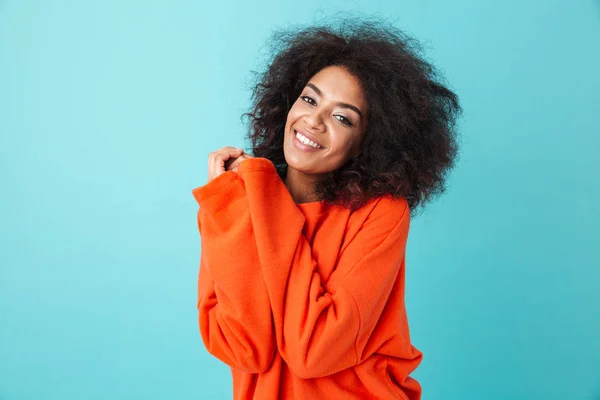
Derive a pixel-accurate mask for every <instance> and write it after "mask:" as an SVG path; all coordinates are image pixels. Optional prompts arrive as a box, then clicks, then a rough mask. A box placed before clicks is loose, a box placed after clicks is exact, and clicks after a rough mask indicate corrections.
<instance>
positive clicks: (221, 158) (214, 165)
mask: <svg viewBox="0 0 600 400" xmlns="http://www.w3.org/2000/svg"><path fill="white" fill-rule="evenodd" d="M243 153H244V150H243V149H239V148H235V147H232V146H226V147H223V148H221V149H219V150H217V151H214V152H212V153H210V154H209V155H208V182H210V181H212V180H213V179H215V178H216V177H217V176H219V175H221V174H222V173H224V172H226V169H225V162H226V161H228V160H229V159H236V158H238V157H239V156H240V155H242V154H243Z"/></svg>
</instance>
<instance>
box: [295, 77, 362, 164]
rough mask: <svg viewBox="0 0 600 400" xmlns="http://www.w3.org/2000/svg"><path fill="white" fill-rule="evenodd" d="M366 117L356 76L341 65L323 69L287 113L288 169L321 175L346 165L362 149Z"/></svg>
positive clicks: (312, 79) (310, 81) (311, 80)
mask: <svg viewBox="0 0 600 400" xmlns="http://www.w3.org/2000/svg"><path fill="white" fill-rule="evenodd" d="M366 117H367V104H366V100H365V96H364V94H363V91H362V88H361V86H360V82H359V81H358V79H357V78H356V77H354V76H353V75H352V74H350V73H349V72H348V71H347V70H346V69H345V68H343V67H338V66H329V67H326V68H324V69H322V70H321V71H319V72H318V73H317V74H315V75H314V76H313V77H312V78H311V79H310V80H309V82H308V83H307V85H306V86H305V87H304V89H303V90H302V93H301V94H300V96H299V97H298V99H297V100H296V102H295V103H294V104H293V106H292V108H291V109H290V111H289V113H288V115H287V121H286V124H285V136H284V140H283V150H284V154H285V160H286V162H287V164H288V172H289V170H290V169H295V170H297V171H298V172H301V173H303V174H306V175H314V176H318V175H322V174H326V173H328V172H331V171H334V170H336V169H338V168H339V167H341V166H342V165H344V163H345V162H346V161H347V160H348V159H349V158H351V157H354V156H355V155H357V154H358V153H359V151H360V145H361V141H362V138H363V135H364V132H365V130H366V123H367V122H366ZM308 140H310V141H311V142H309V141H308ZM315 145H316V147H315Z"/></svg>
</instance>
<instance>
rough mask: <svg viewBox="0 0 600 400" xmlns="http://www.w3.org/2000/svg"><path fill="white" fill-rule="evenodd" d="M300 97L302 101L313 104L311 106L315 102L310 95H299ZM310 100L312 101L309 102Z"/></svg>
mask: <svg viewBox="0 0 600 400" xmlns="http://www.w3.org/2000/svg"><path fill="white" fill-rule="evenodd" d="M300 98H301V99H302V101H304V102H306V103H308V104H311V105H313V106H314V105H315V104H317V102H316V101H314V100H313V98H312V97H308V96H300ZM311 102H312V103H311Z"/></svg>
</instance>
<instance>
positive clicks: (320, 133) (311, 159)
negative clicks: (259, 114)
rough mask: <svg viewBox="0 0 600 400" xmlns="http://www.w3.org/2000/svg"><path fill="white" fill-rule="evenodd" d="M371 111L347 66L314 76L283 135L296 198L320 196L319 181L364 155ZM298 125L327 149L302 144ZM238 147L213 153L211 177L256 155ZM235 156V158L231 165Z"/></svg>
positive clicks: (299, 200)
mask: <svg viewBox="0 0 600 400" xmlns="http://www.w3.org/2000/svg"><path fill="white" fill-rule="evenodd" d="M348 105H349V106H351V107H348ZM366 116H367V103H366V100H365V96H364V94H363V90H362V88H361V85H360V82H359V80H358V79H357V78H356V77H354V76H353V75H352V74H351V73H350V72H348V71H347V70H346V69H345V68H343V67H339V66H329V67H326V68H324V69H322V70H321V71H319V72H318V73H316V74H315V75H314V76H313V77H312V78H311V79H310V80H309V82H308V83H307V85H306V86H305V87H304V88H303V90H302V92H301V94H300V96H298V99H296V101H295V102H294V104H293V105H292V107H291V109H290V111H289V112H288V115H287V119H286V124H285V130H284V135H285V136H284V139H283V150H284V154H285V160H286V163H287V164H288V170H287V176H286V178H285V181H284V183H285V185H286V187H287V188H288V190H289V191H290V193H291V195H292V198H293V199H294V201H295V202H296V203H307V202H313V201H319V199H318V198H317V196H316V195H315V194H314V192H313V190H314V185H315V183H316V182H318V181H319V180H320V179H323V177H325V176H326V175H327V174H328V173H329V172H331V171H334V170H336V169H338V168H340V167H341V166H342V165H344V164H345V163H346V161H347V160H348V159H350V158H351V157H354V156H356V155H358V154H359V152H360V145H361V143H362V139H363V137H364V133H365V131H366V128H367V119H366ZM295 129H298V130H301V131H304V132H307V133H308V134H311V135H312V136H314V137H315V139H316V140H317V142H318V143H319V144H321V145H322V146H323V147H324V148H323V149H320V150H319V151H316V152H305V151H302V150H300V149H298V148H297V147H296V146H295V144H294V139H295V132H294V130H295ZM234 150H235V148H234V147H225V148H223V149H220V150H218V151H216V152H214V153H211V155H210V156H209V177H210V176H211V175H212V176H213V177H216V176H217V175H219V174H221V173H223V172H225V171H226V170H228V171H237V168H238V166H239V164H240V163H241V162H242V161H243V160H245V159H248V158H252V156H250V155H248V154H245V153H243V152H241V153H235V152H233V151H234ZM211 156H212V161H210V160H211ZM230 158H233V159H234V160H233V161H232V162H231V164H228V165H227V169H226V167H225V163H226V162H228V160H229V159H230ZM211 167H212V168H213V170H212V171H211ZM209 180H210V178H209Z"/></svg>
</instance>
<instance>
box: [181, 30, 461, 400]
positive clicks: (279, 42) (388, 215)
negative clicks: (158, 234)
mask: <svg viewBox="0 0 600 400" xmlns="http://www.w3.org/2000/svg"><path fill="white" fill-rule="evenodd" d="M276 37H277V39H276V41H275V44H276V46H278V47H276V49H277V50H278V52H277V54H276V56H275V57H274V59H273V61H272V63H271V64H270V66H269V67H268V69H267V70H266V72H265V73H264V74H263V75H262V76H261V77H260V80H259V83H258V84H257V85H256V87H255V90H254V96H253V99H254V103H253V109H252V111H251V112H250V113H248V114H246V115H248V116H249V117H250V119H251V122H252V123H251V129H250V130H251V132H250V139H251V141H252V153H253V155H254V156H250V155H249V154H247V153H245V152H244V151H243V150H242V149H236V148H234V147H225V148H222V149H220V150H218V151H215V152H213V153H211V154H210V155H209V165H208V183H207V184H206V185H204V186H201V187H199V188H197V189H195V190H194V191H193V194H194V196H195V198H196V200H197V201H198V204H199V205H200V208H199V212H198V225H199V230H200V235H201V240H202V243H201V244H202V253H201V263H200V274H199V281H198V288H199V300H198V309H199V324H200V331H201V334H202V339H203V341H204V344H205V346H206V348H207V349H208V351H209V352H210V353H211V354H213V355H214V356H215V357H217V358H219V359H220V360H221V361H223V362H224V363H226V364H228V365H229V366H231V372H232V375H233V392H234V398H235V399H277V398H280V399H419V398H420V396H421V387H420V385H419V383H418V382H417V381H416V380H414V379H413V378H411V377H410V376H409V374H410V373H411V372H412V371H413V370H414V369H415V368H416V367H417V365H418V364H419V363H420V361H421V353H420V351H419V350H417V349H416V348H415V347H413V346H412V344H411V341H410V335H409V329H408V322H407V316H406V311H405V304H404V282H405V279H404V276H405V247H406V240H407V235H408V229H409V220H410V215H411V212H413V214H414V212H415V211H416V210H417V209H419V208H420V207H421V206H422V205H423V204H424V203H425V202H426V201H427V200H430V199H431V198H432V196H433V195H436V194H438V193H440V192H441V191H442V190H443V188H444V178H445V175H446V173H447V171H448V170H449V169H450V167H451V166H452V164H453V160H454V157H455V154H456V138H455V130H454V124H455V119H456V116H457V115H458V113H459V111H460V108H459V105H458V100H457V97H456V95H455V94H454V93H453V92H452V91H450V90H449V89H447V88H446V87H444V86H443V85H442V84H441V83H440V82H439V80H438V79H437V76H436V74H435V71H434V69H433V67H432V66H431V65H430V64H428V63H427V62H425V61H424V60H423V59H421V58H420V57H419V56H418V54H417V47H416V46H417V45H416V43H415V42H414V41H413V40H412V39H410V38H408V37H406V36H405V35H403V34H402V33H401V32H399V31H397V30H395V29H394V28H391V27H381V25H379V24H375V23H367V22H358V23H350V24H346V25H344V27H343V28H341V29H339V30H338V31H336V30H334V29H333V28H326V27H311V28H309V29H304V30H300V31H297V32H294V31H292V32H287V33H285V34H281V33H278V34H277V36H276Z"/></svg>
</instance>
